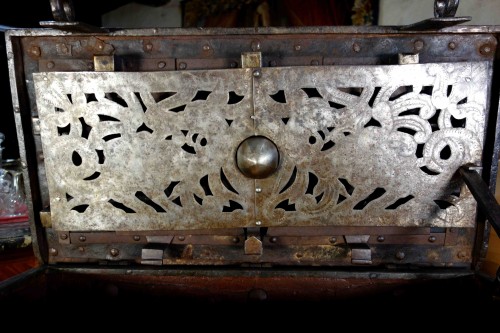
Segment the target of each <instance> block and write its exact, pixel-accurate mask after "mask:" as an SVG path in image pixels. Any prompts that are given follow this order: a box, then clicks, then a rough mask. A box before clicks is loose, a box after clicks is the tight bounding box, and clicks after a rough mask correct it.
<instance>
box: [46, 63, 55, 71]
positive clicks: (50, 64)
mask: <svg viewBox="0 0 500 333" xmlns="http://www.w3.org/2000/svg"><path fill="white" fill-rule="evenodd" d="M54 66H55V64H54V62H53V61H49V62H48V63H47V68H49V69H50V68H54Z"/></svg>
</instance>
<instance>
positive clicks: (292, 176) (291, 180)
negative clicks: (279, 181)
mask: <svg viewBox="0 0 500 333" xmlns="http://www.w3.org/2000/svg"><path fill="white" fill-rule="evenodd" d="M296 178H297V167H294V168H293V171H292V174H291V175H290V179H288V182H287V183H286V185H285V186H283V188H282V189H281V191H280V194H281V193H283V192H285V191H286V190H288V189H289V188H290V186H292V185H293V183H294V182H295V179H296Z"/></svg>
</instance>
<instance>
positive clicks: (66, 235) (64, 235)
mask: <svg viewBox="0 0 500 333" xmlns="http://www.w3.org/2000/svg"><path fill="white" fill-rule="evenodd" d="M59 237H61V239H68V234H61V235H59Z"/></svg>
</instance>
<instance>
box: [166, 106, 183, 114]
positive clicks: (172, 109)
mask: <svg viewBox="0 0 500 333" xmlns="http://www.w3.org/2000/svg"><path fill="white" fill-rule="evenodd" d="M185 109H186V104H183V105H179V106H176V107H175V108H171V109H169V110H168V111H171V112H175V113H177V112H182V111H184V110H185Z"/></svg>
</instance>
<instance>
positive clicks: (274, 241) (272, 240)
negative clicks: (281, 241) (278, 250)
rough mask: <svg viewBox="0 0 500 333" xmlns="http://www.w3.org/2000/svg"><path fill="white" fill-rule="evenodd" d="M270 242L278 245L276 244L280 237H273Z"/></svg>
mask: <svg viewBox="0 0 500 333" xmlns="http://www.w3.org/2000/svg"><path fill="white" fill-rule="evenodd" d="M269 241H270V242H271V243H276V242H277V241H278V237H276V236H273V237H271V238H269Z"/></svg>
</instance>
